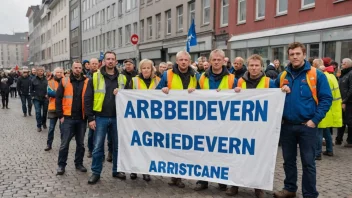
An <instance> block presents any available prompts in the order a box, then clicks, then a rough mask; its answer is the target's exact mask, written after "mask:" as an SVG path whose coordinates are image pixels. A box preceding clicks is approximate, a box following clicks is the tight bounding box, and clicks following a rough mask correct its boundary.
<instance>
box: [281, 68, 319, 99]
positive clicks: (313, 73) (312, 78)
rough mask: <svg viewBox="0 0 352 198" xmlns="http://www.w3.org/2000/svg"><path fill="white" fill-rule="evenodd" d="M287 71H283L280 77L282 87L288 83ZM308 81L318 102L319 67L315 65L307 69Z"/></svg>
mask: <svg viewBox="0 0 352 198" xmlns="http://www.w3.org/2000/svg"><path fill="white" fill-rule="evenodd" d="M286 75H287V71H283V72H282V74H281V77H280V88H281V87H283V86H284V85H286V84H288V80H287V79H286ZM306 78H307V83H308V86H309V89H310V91H311V92H312V96H313V99H314V100H315V102H316V103H317V104H318V102H319V101H318V95H317V80H318V79H317V69H316V68H315V67H310V70H308V71H307V75H306Z"/></svg>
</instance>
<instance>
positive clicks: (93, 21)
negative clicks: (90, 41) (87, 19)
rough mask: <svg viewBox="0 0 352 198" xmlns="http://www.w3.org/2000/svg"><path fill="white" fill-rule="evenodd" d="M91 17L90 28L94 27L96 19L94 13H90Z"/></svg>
mask: <svg viewBox="0 0 352 198" xmlns="http://www.w3.org/2000/svg"><path fill="white" fill-rule="evenodd" d="M91 18H92V19H91V23H92V28H94V27H95V21H96V19H95V14H94V15H92V17H91Z"/></svg>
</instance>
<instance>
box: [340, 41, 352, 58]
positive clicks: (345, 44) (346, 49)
mask: <svg viewBox="0 0 352 198" xmlns="http://www.w3.org/2000/svg"><path fill="white" fill-rule="evenodd" d="M344 58H351V59H352V40H350V41H342V42H341V59H344Z"/></svg>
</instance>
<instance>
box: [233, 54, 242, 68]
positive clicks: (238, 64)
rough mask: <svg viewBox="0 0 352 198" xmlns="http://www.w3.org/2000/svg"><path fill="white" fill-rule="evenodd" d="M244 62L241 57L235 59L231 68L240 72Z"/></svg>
mask: <svg viewBox="0 0 352 198" xmlns="http://www.w3.org/2000/svg"><path fill="white" fill-rule="evenodd" d="M243 63H244V60H243V58H241V57H236V58H235V60H234V62H233V66H234V67H235V70H240V69H242V67H243Z"/></svg>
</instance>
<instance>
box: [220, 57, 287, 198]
mask: <svg viewBox="0 0 352 198" xmlns="http://www.w3.org/2000/svg"><path fill="white" fill-rule="evenodd" d="M263 65H264V61H263V58H262V57H261V56H259V55H258V54H254V55H252V56H250V57H249V58H248V60H247V66H248V67H247V68H248V71H246V72H245V73H244V75H243V76H242V77H241V78H240V79H239V80H238V83H237V87H236V88H235V91H236V92H240V91H241V89H267V88H276V86H275V81H273V80H271V79H270V78H269V77H266V76H265V74H264V72H262V67H263ZM282 90H283V91H284V92H287V93H289V92H290V89H289V87H287V86H284V87H283V88H282ZM238 189H239V188H238V186H231V187H230V188H229V189H228V190H227V191H226V194H227V195H229V196H235V195H237V194H238ZM254 193H255V196H256V197H257V198H263V197H265V193H264V191H263V190H261V189H254Z"/></svg>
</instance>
